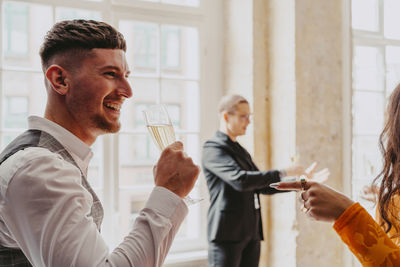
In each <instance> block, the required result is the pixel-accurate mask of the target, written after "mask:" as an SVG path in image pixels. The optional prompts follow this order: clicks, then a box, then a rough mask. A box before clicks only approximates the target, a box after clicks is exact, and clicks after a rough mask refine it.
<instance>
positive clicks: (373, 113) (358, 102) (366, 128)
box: [353, 91, 384, 135]
mask: <svg viewBox="0 0 400 267" xmlns="http://www.w3.org/2000/svg"><path fill="white" fill-rule="evenodd" d="M383 112H384V100H383V94H381V93H375V92H358V91H356V92H355V93H354V98H353V117H354V121H353V123H354V124H353V132H354V134H355V135H361V134H373V135H378V134H379V133H380V132H381V129H382V127H383Z"/></svg>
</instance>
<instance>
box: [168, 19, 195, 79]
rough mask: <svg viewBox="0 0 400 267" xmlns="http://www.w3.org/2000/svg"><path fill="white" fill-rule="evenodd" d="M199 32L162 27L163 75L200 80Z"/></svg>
mask: <svg viewBox="0 0 400 267" xmlns="http://www.w3.org/2000/svg"><path fill="white" fill-rule="evenodd" d="M198 43H199V39H198V30H197V29H196V28H191V27H180V26H173V25H163V26H162V27H161V67H162V74H163V75H168V76H183V77H187V78H193V79H198V78H199V51H198V50H199V46H198V45H199V44H198Z"/></svg>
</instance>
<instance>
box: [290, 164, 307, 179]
mask: <svg viewBox="0 0 400 267" xmlns="http://www.w3.org/2000/svg"><path fill="white" fill-rule="evenodd" d="M285 171H286V176H300V175H303V174H306V169H305V168H304V167H303V166H302V165H300V164H295V165H292V166H290V167H289V168H286V169H285Z"/></svg>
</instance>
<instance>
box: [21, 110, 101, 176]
mask: <svg viewBox="0 0 400 267" xmlns="http://www.w3.org/2000/svg"><path fill="white" fill-rule="evenodd" d="M28 125H29V129H32V130H40V131H44V132H46V133H48V134H50V135H51V136H53V137H54V138H55V139H56V140H57V141H58V142H60V144H62V145H63V146H64V147H65V149H66V150H67V151H68V152H69V153H70V154H71V156H72V158H73V159H74V160H75V161H76V163H77V164H78V166H79V168H80V169H81V171H82V172H83V173H85V175H86V173H87V168H88V165H89V162H90V159H91V158H92V156H93V152H92V150H91V149H90V147H89V146H88V145H87V144H86V143H85V142H83V141H82V140H81V139H79V138H78V137H76V136H75V135H74V134H73V133H71V132H70V131H68V130H67V129H65V128H63V127H62V126H60V125H58V124H57V123H55V122H52V121H50V120H48V119H45V118H42V117H38V116H29V118H28Z"/></svg>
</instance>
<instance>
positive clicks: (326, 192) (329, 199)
mask: <svg viewBox="0 0 400 267" xmlns="http://www.w3.org/2000/svg"><path fill="white" fill-rule="evenodd" d="M270 186H271V187H273V188H275V189H278V190H302V187H301V182H300V181H296V182H280V183H274V184H271V185H270ZM304 189H305V190H304V191H303V192H302V193H301V196H300V200H301V201H303V203H304V211H305V213H306V214H307V215H308V216H310V217H311V218H313V219H315V220H318V221H326V222H333V221H335V220H337V219H338V218H339V217H340V215H342V213H343V212H344V211H345V210H346V209H347V208H348V207H350V206H351V205H352V204H353V203H354V201H353V200H351V199H350V198H348V197H347V196H345V195H344V194H342V193H340V192H338V191H336V190H334V189H333V188H331V187H329V186H327V185H324V184H321V183H318V182H314V181H311V180H309V181H306V184H305V187H304Z"/></svg>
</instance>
